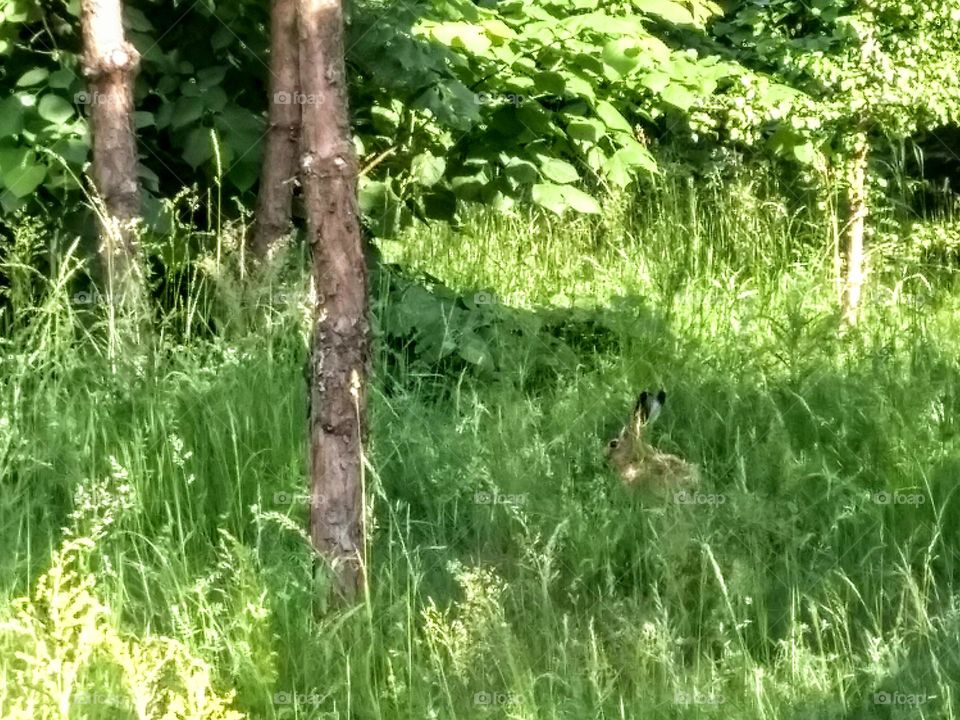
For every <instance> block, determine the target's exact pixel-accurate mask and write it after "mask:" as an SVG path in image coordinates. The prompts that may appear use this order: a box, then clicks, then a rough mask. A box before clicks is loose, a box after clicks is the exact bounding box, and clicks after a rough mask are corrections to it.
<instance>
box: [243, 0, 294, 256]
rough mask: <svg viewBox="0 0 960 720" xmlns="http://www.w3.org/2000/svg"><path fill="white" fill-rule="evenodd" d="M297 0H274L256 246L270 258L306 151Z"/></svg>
mask: <svg viewBox="0 0 960 720" xmlns="http://www.w3.org/2000/svg"><path fill="white" fill-rule="evenodd" d="M298 41H299V37H298V32H297V0H273V6H272V8H271V11H270V113H269V130H268V132H267V143H266V146H265V148H264V153H263V168H262V171H261V173H260V193H259V196H258V197H257V214H256V220H255V224H254V227H253V235H252V238H251V243H250V250H251V252H252V253H253V255H254V257H255V258H256V259H258V260H261V261H262V260H264V259H266V258H268V257H269V256H270V253H271V251H272V250H274V249H275V248H276V246H277V244H278V241H279V240H280V239H281V238H282V237H283V236H284V235H285V234H286V233H287V231H288V230H289V229H290V206H291V202H292V199H293V186H294V180H295V179H296V176H297V153H298V152H299V151H300V113H301V106H302V105H301V98H300V68H299V57H300V52H299V47H298Z"/></svg>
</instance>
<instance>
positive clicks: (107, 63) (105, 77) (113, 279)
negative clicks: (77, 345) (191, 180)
mask: <svg viewBox="0 0 960 720" xmlns="http://www.w3.org/2000/svg"><path fill="white" fill-rule="evenodd" d="M80 24H81V31H82V33H83V47H84V52H83V59H82V63H83V74H84V75H85V76H86V78H87V80H88V83H89V91H88V92H87V94H86V100H87V103H88V104H89V106H90V124H91V132H92V135H93V180H94V184H95V185H96V189H97V193H98V195H99V198H100V200H101V201H102V203H103V206H102V207H101V208H100V219H101V234H102V241H103V244H102V246H101V249H100V252H101V255H102V257H103V262H104V265H105V267H106V275H107V291H108V293H109V296H110V297H111V299H115V300H118V301H120V302H130V301H139V300H140V287H141V276H140V269H139V266H138V262H137V248H136V232H135V227H134V223H135V221H136V220H137V218H138V217H139V215H140V182H139V178H138V175H137V138H136V134H135V131H134V125H133V81H134V78H135V77H136V74H137V70H138V69H139V65H140V54H139V53H138V52H137V50H136V48H134V47H133V45H131V44H130V43H128V42H127V41H126V40H125V38H124V34H123V22H122V19H121V0H82V2H81V6H80Z"/></svg>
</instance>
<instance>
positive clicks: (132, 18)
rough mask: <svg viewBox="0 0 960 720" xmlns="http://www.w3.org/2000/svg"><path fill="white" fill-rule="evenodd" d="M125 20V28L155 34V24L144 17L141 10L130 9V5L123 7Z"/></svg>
mask: <svg viewBox="0 0 960 720" xmlns="http://www.w3.org/2000/svg"><path fill="white" fill-rule="evenodd" d="M123 19H124V23H123V24H124V26H125V27H127V28H129V29H130V30H137V31H139V32H145V33H148V32H153V24H152V23H151V22H150V21H149V20H148V19H147V16H146V15H144V14H143V13H142V12H141V11H140V10H137V9H136V8H134V7H130V4H129V3H127V4H125V5H124V6H123Z"/></svg>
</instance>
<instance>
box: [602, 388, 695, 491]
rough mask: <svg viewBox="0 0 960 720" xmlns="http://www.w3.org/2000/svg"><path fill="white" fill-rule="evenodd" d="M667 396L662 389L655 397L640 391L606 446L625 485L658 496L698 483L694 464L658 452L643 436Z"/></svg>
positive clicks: (609, 460) (688, 488) (611, 462)
mask: <svg viewBox="0 0 960 720" xmlns="http://www.w3.org/2000/svg"><path fill="white" fill-rule="evenodd" d="M666 399H667V395H666V393H665V392H664V391H663V390H661V391H660V392H659V393H657V395H656V396H654V395H653V394H652V393H648V392H647V391H646V390H644V391H643V392H642V393H640V398H639V399H638V400H637V404H636V407H635V408H634V411H633V415H632V416H631V418H630V422H629V423H627V425H626V426H624V428H623V430H621V431H620V435H619V436H618V437H616V438H614V439H613V440H611V441H610V442H609V443H608V444H607V447H606V456H607V460H608V462H609V463H610V465H611V466H613V468H614V470H616V471H617V474H618V475H619V476H620V479H621V480H623V482H624V484H625V485H630V486H636V487H638V488H641V489H642V490H645V491H648V492H651V493H653V494H655V495H660V496H666V495H669V494H671V493H676V492H679V491H682V490H691V489H694V488H696V487H698V486H699V484H700V470H699V468H697V466H696V465H692V464H691V463H688V462H686V461H685V460H682V459H681V458H679V457H677V456H676V455H670V454H669V453H665V452H660V451H659V450H657V449H656V448H655V447H653V446H652V445H651V444H650V443H648V442H647V441H646V439H645V438H644V431H645V430H646V427H647V425H648V424H649V423H650V422H651V421H653V420H654V419H655V418H656V416H657V415H658V414H659V413H660V409H661V408H662V407H663V404H664V403H665V402H666Z"/></svg>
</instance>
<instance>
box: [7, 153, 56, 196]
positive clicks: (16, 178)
mask: <svg viewBox="0 0 960 720" xmlns="http://www.w3.org/2000/svg"><path fill="white" fill-rule="evenodd" d="M46 176H47V168H46V167H44V166H43V165H38V164H36V163H34V162H32V161H30V160H26V161H24V162H22V163H20V164H19V165H17V166H16V167H12V168H10V169H9V170H7V171H6V172H4V173H3V185H4V187H6V188H7V190H9V191H10V192H11V193H13V195H14V197H16V198H18V199H19V198H25V197H27V195H30V194H31V193H32V192H33V191H34V190H36V189H37V187H39V185H40V183H42V182H43V179H44V178H45V177H46Z"/></svg>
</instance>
